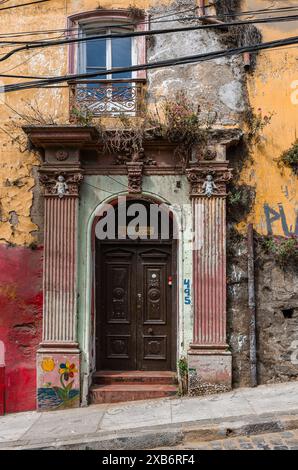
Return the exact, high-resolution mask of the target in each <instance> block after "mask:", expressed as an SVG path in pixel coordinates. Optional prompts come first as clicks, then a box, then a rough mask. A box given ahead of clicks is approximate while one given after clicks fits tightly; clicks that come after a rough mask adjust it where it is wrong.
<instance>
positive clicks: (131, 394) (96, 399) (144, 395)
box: [90, 383, 177, 404]
mask: <svg viewBox="0 0 298 470" xmlns="http://www.w3.org/2000/svg"><path fill="white" fill-rule="evenodd" d="M176 393H177V387H176V386H175V385H160V384H159V385H158V384H152V385H148V384H146V383H145V384H144V383H143V384H127V383H124V384H123V383H120V384H119V383H117V384H110V385H92V387H91V388H90V403H92V404H100V403H119V402H124V401H135V400H148V399H149V400H150V399H152V398H163V397H169V396H173V395H175V394H176Z"/></svg>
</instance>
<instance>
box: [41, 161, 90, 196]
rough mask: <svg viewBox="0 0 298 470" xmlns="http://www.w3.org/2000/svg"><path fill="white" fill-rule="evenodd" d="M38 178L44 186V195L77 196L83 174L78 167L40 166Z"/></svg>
mask: <svg viewBox="0 0 298 470" xmlns="http://www.w3.org/2000/svg"><path fill="white" fill-rule="evenodd" d="M39 180H40V182H41V184H42V185H43V186H44V188H45V196H46V197H53V196H56V197H59V198H63V197H78V196H79V188H80V183H81V181H82V180H83V174H82V170H81V168H80V167H77V168H72V169H69V168H68V169H62V168H61V169H60V168H51V167H47V168H45V167H42V168H40V170H39Z"/></svg>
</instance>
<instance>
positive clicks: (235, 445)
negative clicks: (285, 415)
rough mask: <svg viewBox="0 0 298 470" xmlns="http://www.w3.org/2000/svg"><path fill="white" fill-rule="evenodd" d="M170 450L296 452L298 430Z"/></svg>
mask: <svg viewBox="0 0 298 470" xmlns="http://www.w3.org/2000/svg"><path fill="white" fill-rule="evenodd" d="M168 449H172V450H174V449H175V450H177V451H179V450H298V429H296V430H292V431H285V432H276V433H268V434H259V435H256V436H252V437H243V436H239V437H234V438H231V439H229V438H227V439H220V440H216V441H210V442H204V443H203V442H198V441H197V442H196V441H190V442H186V443H184V444H182V445H179V446H175V447H171V448H168Z"/></svg>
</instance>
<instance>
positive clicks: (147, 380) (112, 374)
mask: <svg viewBox="0 0 298 470" xmlns="http://www.w3.org/2000/svg"><path fill="white" fill-rule="evenodd" d="M176 383H177V378H176V373H175V372H172V371H141V370H129V371H114V370H104V371H97V372H95V373H94V374H93V384H99V385H110V384H126V385H130V384H148V385H153V384H156V385H174V384H176Z"/></svg>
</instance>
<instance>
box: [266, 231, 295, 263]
mask: <svg viewBox="0 0 298 470" xmlns="http://www.w3.org/2000/svg"><path fill="white" fill-rule="evenodd" d="M263 247H264V249H265V251H266V252H267V253H268V254H271V255H273V256H274V258H275V259H276V261H277V262H278V264H280V265H281V266H283V267H284V266H286V265H289V264H290V263H292V264H295V265H297V262H298V238H297V237H296V236H292V237H288V238H284V237H273V236H272V237H267V238H265V239H264V240H263Z"/></svg>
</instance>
